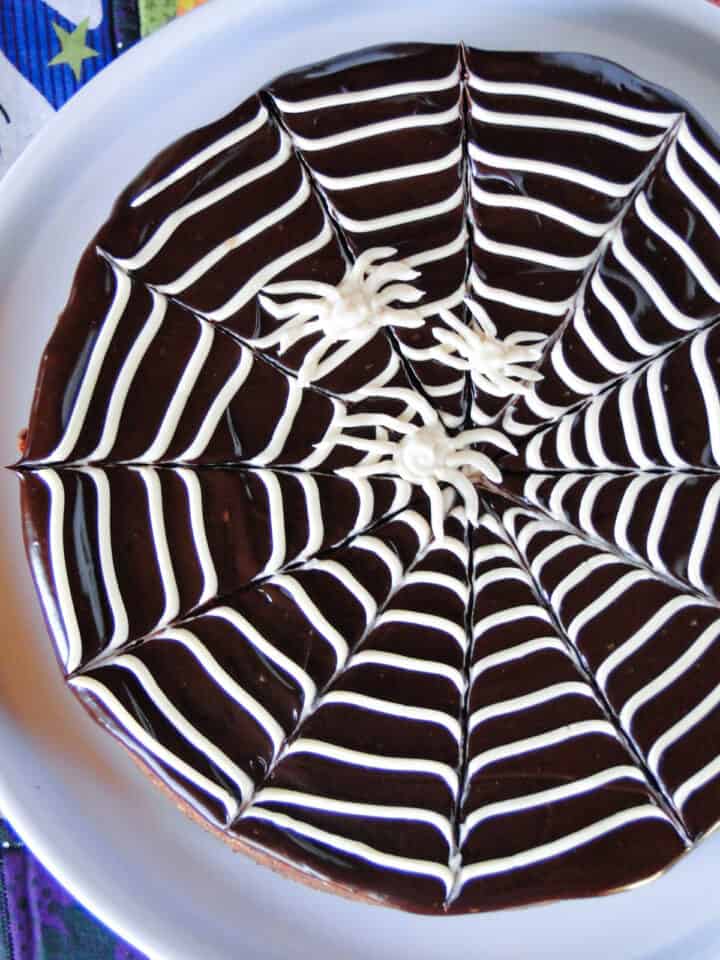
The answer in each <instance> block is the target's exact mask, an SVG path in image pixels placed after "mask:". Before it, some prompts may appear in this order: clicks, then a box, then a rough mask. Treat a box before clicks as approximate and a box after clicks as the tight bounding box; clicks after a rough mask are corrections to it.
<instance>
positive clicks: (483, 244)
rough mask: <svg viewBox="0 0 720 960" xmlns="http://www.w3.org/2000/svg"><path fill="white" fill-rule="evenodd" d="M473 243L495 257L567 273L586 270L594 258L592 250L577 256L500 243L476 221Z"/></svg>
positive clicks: (594, 254)
mask: <svg viewBox="0 0 720 960" xmlns="http://www.w3.org/2000/svg"><path fill="white" fill-rule="evenodd" d="M473 243H474V244H475V246H476V247H477V248H478V250H484V251H485V252H487V253H492V254H494V255H495V256H497V257H510V258H512V259H514V260H527V261H528V263H541V264H543V265H544V266H546V267H554V268H555V269H556V270H562V271H565V272H569V273H573V272H576V271H578V270H586V269H587V268H588V267H589V266H590V265H591V264H592V263H594V262H595V259H596V253H595V252H594V251H593V252H592V253H586V254H583V255H582V256H578V257H564V256H560V255H559V254H557V253H549V252H548V251H547V250H538V249H536V248H534V247H522V246H520V245H519V244H515V243H501V242H500V241H498V240H493V239H492V238H491V237H488V236H487V235H486V234H484V233H483V232H482V230H481V229H480V227H479V226H478V225H477V224H476V223H473Z"/></svg>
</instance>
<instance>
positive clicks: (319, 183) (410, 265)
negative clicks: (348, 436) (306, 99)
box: [266, 67, 470, 428]
mask: <svg viewBox="0 0 720 960" xmlns="http://www.w3.org/2000/svg"><path fill="white" fill-rule="evenodd" d="M459 70H460V67H458V71H459ZM454 76H455V74H453V75H452V76H451V77H450V78H448V80H449V81H452V80H453V78H454ZM438 88H439V89H442V86H441V85H440V86H439V87H438ZM266 102H267V105H268V109H269V111H270V113H271V114H272V115H273V117H274V119H275V121H276V123H277V124H278V126H279V127H280V129H281V130H283V131H284V133H285V134H286V135H287V136H288V137H289V138H290V139H291V140H292V141H293V143H294V145H295V152H296V156H297V157H298V159H299V161H300V163H301V165H302V167H303V169H304V171H305V173H306V175H307V177H308V179H309V181H310V182H311V183H313V184H314V185H315V188H316V194H317V196H318V198H319V200H320V202H321V204H322V206H323V210H324V211H325V215H326V217H327V218H328V220H329V222H330V223H331V224H332V225H333V228H334V232H335V234H336V236H337V238H338V240H339V242H340V245H341V247H342V249H343V251H344V253H345V256H346V258H347V260H348V263H349V264H353V263H354V262H355V260H356V258H355V257H354V256H353V254H352V252H351V247H350V243H349V241H348V237H347V235H346V232H345V230H346V227H347V226H348V224H347V223H346V222H344V221H343V218H342V215H341V214H339V213H338V211H337V210H336V209H335V207H334V205H333V204H332V202H331V200H330V198H329V197H328V195H327V193H326V189H325V188H326V187H327V186H329V185H331V184H330V183H329V182H328V180H329V178H326V177H323V176H322V175H321V174H318V173H317V172H316V171H315V170H314V169H313V167H312V165H311V163H310V160H309V158H308V157H307V156H306V155H305V150H304V149H303V144H304V141H303V142H299V141H298V138H296V137H294V136H293V134H292V132H291V131H290V130H289V129H288V128H287V126H286V124H285V122H284V120H283V117H282V113H281V111H280V109H278V107H279V106H281V103H280V102H276V100H275V98H274V97H273V96H271V95H268V96H267V100H266ZM282 107H283V109H286V108H287V104H285V103H283V104H282ZM291 109H292V111H293V112H295V110H296V109H297V107H292V108H291ZM304 109H305V106H304V105H303V110H304ZM458 109H459V111H460V113H461V112H462V110H464V106H462V107H459V108H458ZM461 159H462V165H463V166H462V175H461V187H460V190H461V193H462V198H463V199H462V202H463V204H464V206H465V207H467V196H466V194H467V157H466V153H465V151H464V150H462V152H461ZM453 160H454V155H453ZM443 162H444V161H442V162H439V163H435V164H428V165H425V166H426V167H427V168H428V169H436V168H437V167H438V166H440V167H441V166H442V163H443ZM424 172H426V170H425V169H423V170H420V171H419V170H417V169H414V168H412V167H407V168H400V169H399V170H394V169H393V170H386V171H381V172H380V173H379V174H373V175H372V176H371V177H369V178H366V177H361V178H358V179H360V180H361V181H363V183H364V181H365V180H368V179H369V180H370V181H372V182H382V181H383V180H384V179H385V178H387V179H395V178H396V177H397V176H400V177H401V178H404V177H408V176H412V175H413V174H415V175H417V173H424ZM333 185H336V184H333ZM407 219H408V220H410V221H412V216H411V215H410V214H408V215H407ZM458 244H460V245H461V247H462V248H464V250H465V253H466V258H467V261H468V267H467V270H466V276H465V282H464V283H463V284H462V285H461V287H460V288H459V290H457V291H456V292H455V294H453V295H452V296H451V297H449V298H445V299H444V300H443V301H440V302H437V303H431V304H424V305H422V306H420V307H418V308H416V310H415V311H412V312H413V313H416V316H417V317H418V318H420V319H421V320H424V319H426V318H428V317H432V316H436V317H437V316H441V315H442V314H441V311H443V310H452V309H454V308H456V307H458V306H462V303H463V301H464V299H465V297H466V291H467V277H468V272H469V264H470V236H469V234H468V232H467V222H465V225H464V227H463V232H462V233H461V234H460V236H459V237H458V238H457V240H455V241H451V243H450V244H447V245H446V247H447V248H448V249H450V248H455V247H457V246H458ZM381 249H383V250H384V251H385V256H386V257H389V258H391V259H392V257H393V255H394V251H393V249H392V248H390V247H388V248H381ZM444 252H445V248H438V249H437V250H434V249H431V250H428V251H423V252H421V253H419V254H416V255H414V256H411V257H408V258H406V259H403V260H402V261H401V263H402V265H403V266H404V267H406V268H407V269H409V270H410V271H412V270H414V269H415V268H416V267H418V266H420V265H422V264H424V263H427V262H430V261H432V260H434V259H436V258H437V257H439V256H442V254H443V253H444ZM368 253H369V251H366V254H361V255H360V257H359V258H358V259H362V258H363V257H365V256H366V255H367V254H368ZM408 279H412V277H411V276H410V275H409V274H408ZM421 296H422V293H420V297H421ZM408 299H410V298H409V297H408ZM400 313H403V311H400ZM415 325H416V324H415V323H413V321H412V319H408V320H407V321H405V322H403V318H402V317H401V318H400V324H399V326H400V327H401V328H402V327H410V328H412V327H413V326H415ZM382 329H383V331H384V333H385V335H386V336H387V337H388V339H389V341H390V343H391V345H392V347H393V350H394V351H395V354H396V356H397V357H398V359H399V360H400V363H401V365H402V369H403V370H404V372H405V375H406V376H407V378H408V379H409V381H410V383H411V384H412V385H413V386H414V387H415V389H416V390H418V391H419V392H420V393H421V394H422V395H423V396H424V397H425V398H426V399H427V400H428V401H429V402H431V403H432V400H433V388H432V387H428V385H426V384H424V383H423V382H422V379H421V377H420V375H419V372H418V370H417V369H416V367H415V364H414V362H413V361H414V360H419V359H426V358H427V359H436V358H438V357H441V356H442V352H441V351H439V350H438V349H437V348H435V347H433V348H430V349H429V350H414V349H413V348H411V347H409V346H406V345H403V344H401V343H400V341H399V339H398V337H397V334H396V332H395V330H394V329H393V325H392V323H390V322H388V323H386V324H383V327H382ZM468 383H469V378H468V375H467V374H463V376H462V380H461V383H460V386H459V389H460V392H461V395H462V405H463V407H466V400H465V395H466V394H467V392H468ZM378 386H382V384H378ZM454 389H455V390H458V384H457V383H456V384H455V386H454ZM435 394H436V395H438V396H440V395H442V390H441V392H440V393H438V392H437V388H436V390H435ZM466 421H467V410H464V411H463V413H462V414H461V416H460V417H459V418H457V419H453V421H452V422H451V423H449V424H448V425H449V426H451V427H454V428H459V427H461V426H462V425H463V424H464V423H466Z"/></svg>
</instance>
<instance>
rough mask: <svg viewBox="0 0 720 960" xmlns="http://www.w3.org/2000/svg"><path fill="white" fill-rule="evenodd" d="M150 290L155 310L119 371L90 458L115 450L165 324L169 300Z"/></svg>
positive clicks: (102, 456)
mask: <svg viewBox="0 0 720 960" xmlns="http://www.w3.org/2000/svg"><path fill="white" fill-rule="evenodd" d="M150 293H151V295H152V310H151V311H150V316H149V317H148V319H147V321H146V322H145V324H144V326H143V328H142V330H141V331H140V333H139V335H138V337H137V339H136V340H135V342H134V343H133V345H132V347H131V348H130V350H129V351H128V354H127V356H126V357H125V361H124V363H123V365H122V367H121V368H120V371H119V373H118V375H117V379H116V380H115V383H114V385H113V390H112V394H111V395H110V401H109V403H108V405H107V410H106V412H105V420H104V422H103V430H102V434H101V436H100V440H99V442H98V445H97V446H96V447H95V449H94V450H93V451H92V453H90V454H89V455H88V460H90V461H98V460H104V459H105V458H106V457H107V456H108V454H109V453H110V451H111V450H112V448H113V446H114V444H115V440H116V439H117V434H118V428H119V426H120V418H121V417H122V412H123V409H124V407H125V401H126V399H127V395H128V393H129V392H130V387H131V385H132V382H133V380H134V378H135V375H136V374H137V372H138V368H139V366H140V364H141V362H142V359H143V357H144V356H145V354H146V352H147V349H148V347H149V346H150V343H151V342H152V340H153V338H154V336H155V334H156V333H157V332H158V330H159V329H160V327H161V325H162V321H163V317H164V316H165V311H166V309H167V301H166V300H165V298H164V297H161V296H159V294H157V293H155V291H154V290H151V291H150ZM88 406H89V405H88ZM73 412H74V411H73Z"/></svg>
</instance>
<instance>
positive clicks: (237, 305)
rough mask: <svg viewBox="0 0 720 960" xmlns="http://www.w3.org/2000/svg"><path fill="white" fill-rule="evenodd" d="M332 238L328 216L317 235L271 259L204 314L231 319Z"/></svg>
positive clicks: (219, 318)
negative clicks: (230, 295) (272, 282)
mask: <svg viewBox="0 0 720 960" xmlns="http://www.w3.org/2000/svg"><path fill="white" fill-rule="evenodd" d="M332 239H333V232H332V227H331V226H330V222H329V221H328V220H327V218H325V219H324V220H323V225H322V227H321V229H320V231H319V232H318V234H317V235H316V236H314V237H313V238H312V239H311V240H308V241H307V242H306V243H301V244H300V245H299V246H297V247H294V248H293V249H292V250H289V251H288V252H287V253H283V254H281V256H279V257H276V258H275V259H274V260H271V261H270V263H268V264H266V265H265V266H264V267H263V268H262V269H261V270H258V272H257V273H256V274H254V276H252V277H251V278H250V279H249V280H248V281H247V282H246V283H244V284H243V286H242V287H240V289H239V290H238V291H237V292H236V293H234V294H233V295H232V297H230V299H229V300H228V301H227V302H226V303H224V304H223V305H222V306H221V307H218V308H217V309H216V310H209V311H206V312H205V313H204V316H205V317H207V319H208V320H214V321H215V322H221V321H223V320H229V319H230V317H232V316H233V314H235V313H237V312H238V310H240V309H242V307H244V306H245V304H246V303H249V302H250V301H251V300H252V299H253V297H255V296H257V294H258V293H259V292H260V291H261V290H262V289H264V287H266V286H267V285H268V284H269V283H270V282H271V281H272V280H274V279H275V277H277V276H278V274H280V273H282V272H283V270H287V269H288V268H289V267H292V266H293V264H295V263H299V262H300V261H301V260H303V259H304V258H305V257H309V256H311V255H312V254H313V253H317V252H318V251H319V250H322V248H323V247H325V246H327V245H328V243H330V241H331V240H332Z"/></svg>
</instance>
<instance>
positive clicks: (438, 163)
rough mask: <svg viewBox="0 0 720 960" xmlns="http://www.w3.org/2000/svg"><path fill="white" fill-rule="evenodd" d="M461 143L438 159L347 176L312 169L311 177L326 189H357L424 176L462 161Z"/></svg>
mask: <svg viewBox="0 0 720 960" xmlns="http://www.w3.org/2000/svg"><path fill="white" fill-rule="evenodd" d="M462 157H463V151H462V145H460V146H457V147H455V149H454V150H451V151H450V153H448V155H447V156H445V157H441V158H440V159H439V160H426V161H423V162H421V163H408V164H404V165H403V166H400V167H388V168H387V169H386V170H375V171H372V172H369V173H356V174H353V175H351V176H347V177H329V176H327V175H326V174H324V173H320V172H318V171H317V170H313V177H314V178H315V180H317V182H318V183H319V184H320V186H321V187H325V189H326V190H358V189H362V188H364V187H373V186H375V185H376V184H378V183H391V182H393V181H395V180H407V179H409V178H410V177H425V176H429V175H431V174H433V173H442V171H443V170H449V169H450V168H451V167H454V166H455V164H459V163H461V162H462Z"/></svg>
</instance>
